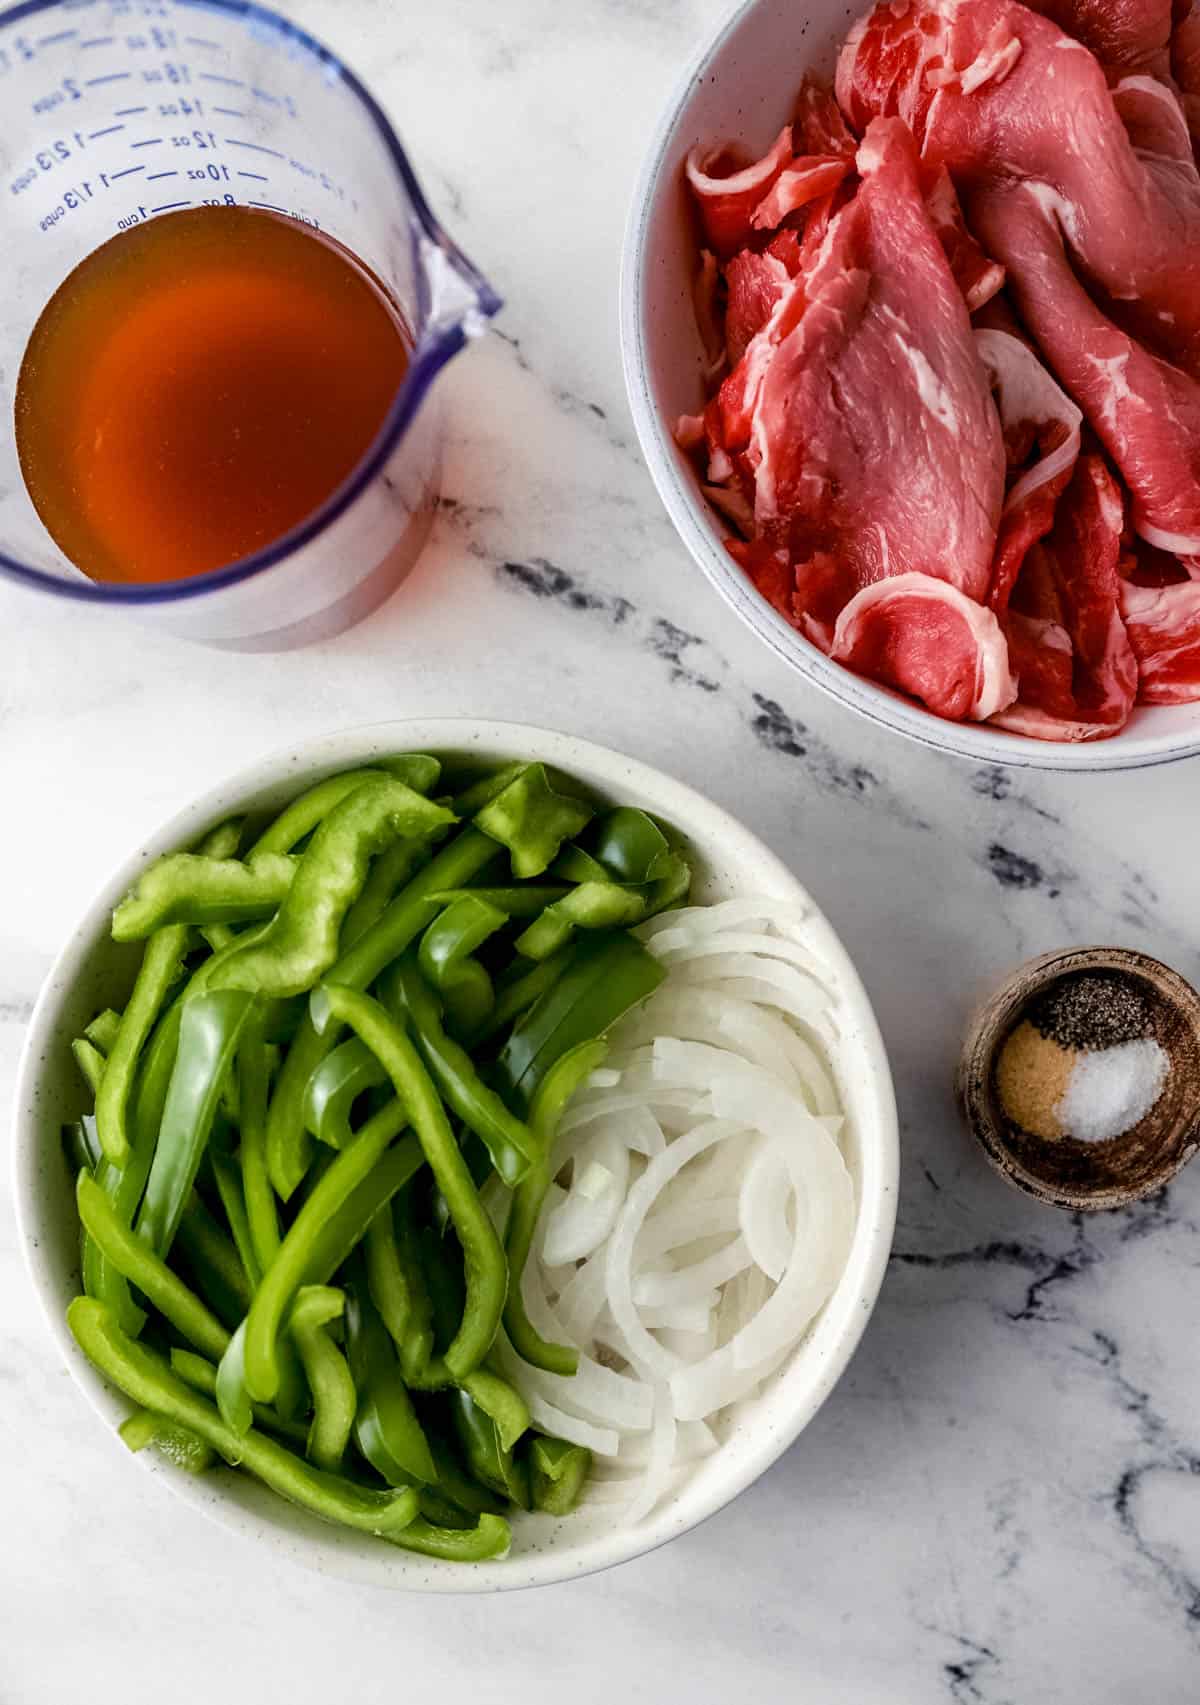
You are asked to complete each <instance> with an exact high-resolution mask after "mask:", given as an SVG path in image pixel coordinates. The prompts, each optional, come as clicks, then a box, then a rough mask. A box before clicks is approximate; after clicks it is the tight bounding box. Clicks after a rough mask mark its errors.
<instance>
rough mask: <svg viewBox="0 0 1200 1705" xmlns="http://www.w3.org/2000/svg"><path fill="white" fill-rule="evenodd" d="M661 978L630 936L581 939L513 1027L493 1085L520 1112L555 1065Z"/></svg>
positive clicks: (611, 1022)
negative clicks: (567, 959)
mask: <svg viewBox="0 0 1200 1705" xmlns="http://www.w3.org/2000/svg"><path fill="white" fill-rule="evenodd" d="M665 975H666V972H665V971H664V969H663V967H662V966H661V965H660V964H659V962H658V960H657V959H655V958H654V957H653V955H652V954H650V953H648V952H647V951H646V949H645V948H644V947H643V946H642V944H641V942H639V941H637V940H635V939H634V937H633V936H631V935H625V934H623V933H622V934H615V935H608V934H598V935H585V936H582V937H581V938H580V940H579V942H578V943H577V944H576V946H575V948H574V951H573V953H572V956H571V960H570V963H569V964H568V965H567V968H566V970H565V971H563V973H562V974H561V976H559V977H558V978H557V979H556V980H555V982H554V983H553V984H552V985H551V987H550V988H549V989H547V991H546V992H545V994H543V995H541V996H540V997H539V998H538V1000H537V1001H536V1002H535V1003H534V1005H533V1006H532V1007H531V1008H530V1009H529V1011H528V1012H527V1013H526V1014H525V1015H524V1017H523V1018H522V1019H521V1021H520V1023H519V1024H518V1025H517V1026H516V1027H515V1028H514V1030H513V1031H512V1033H511V1035H510V1036H509V1038H508V1041H507V1042H506V1043H505V1044H504V1047H503V1049H502V1050H501V1052H500V1055H499V1058H498V1060H497V1062H496V1069H495V1073H494V1082H495V1084H496V1087H497V1089H498V1090H499V1091H500V1093H501V1094H502V1095H503V1096H504V1098H505V1100H506V1101H507V1102H508V1103H509V1105H510V1106H512V1107H515V1108H517V1109H518V1110H519V1111H522V1112H524V1111H525V1110H527V1109H528V1107H529V1106H530V1104H531V1102H532V1101H533V1098H534V1095H535V1094H536V1093H537V1089H538V1086H539V1084H540V1083H541V1081H542V1079H543V1078H544V1077H545V1075H546V1073H547V1072H548V1071H549V1070H550V1067H551V1066H552V1065H553V1064H554V1063H555V1061H556V1060H559V1059H561V1058H562V1056H563V1055H564V1054H567V1053H569V1052H570V1051H571V1050H572V1049H573V1048H576V1047H578V1046H579V1044H580V1043H582V1042H591V1041H593V1040H594V1039H595V1038H596V1037H597V1036H603V1035H604V1034H605V1032H606V1031H607V1030H609V1029H610V1028H611V1027H612V1026H613V1025H614V1024H615V1023H616V1021H617V1019H618V1018H621V1017H622V1016H623V1015H624V1014H625V1013H626V1012H628V1011H629V1010H630V1008H631V1007H634V1006H636V1005H637V1004H638V1003H639V1002H640V1001H643V1000H645V999H646V997H647V996H648V995H650V994H653V992H654V990H655V989H656V988H657V987H658V986H659V984H660V983H661V982H662V980H663V977H664V976H665Z"/></svg>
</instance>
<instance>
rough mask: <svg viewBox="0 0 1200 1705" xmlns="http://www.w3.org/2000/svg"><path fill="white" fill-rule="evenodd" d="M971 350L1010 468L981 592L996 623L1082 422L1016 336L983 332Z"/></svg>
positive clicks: (1046, 515)
mask: <svg viewBox="0 0 1200 1705" xmlns="http://www.w3.org/2000/svg"><path fill="white" fill-rule="evenodd" d="M975 344H976V347H977V348H978V350H979V353H980V356H981V358H982V360H983V363H984V365H985V367H986V368H987V370H988V372H989V374H990V375H991V379H992V385H993V394H994V396H995V399H996V406H997V408H998V410H999V412H1000V424H1001V427H1002V429H1003V432H1004V449H1005V455H1006V458H1007V462H1008V470H1009V471H1008V491H1007V493H1006V494H1005V498H1004V508H1003V510H1002V511H1001V515H1000V527H999V532H998V535H997V539H996V553H995V557H994V559H993V563H992V579H991V585H990V587H989V591H988V602H989V604H990V605H991V607H992V609H993V610H995V612H996V613H997V615H998V616H999V617H1000V618H1001V620H1003V619H1004V618H1005V616H1006V613H1007V610H1008V603H1009V599H1010V597H1011V595H1012V590H1013V587H1014V586H1015V585H1016V582H1017V576H1018V574H1019V573H1020V572H1021V565H1022V564H1023V563H1024V561H1025V558H1026V556H1027V554H1028V552H1029V550H1030V548H1031V547H1032V546H1033V545H1035V544H1036V543H1037V541H1038V540H1039V539H1042V538H1044V537H1045V536H1046V534H1047V533H1048V532H1049V531H1050V529H1051V527H1052V526H1053V525H1054V513H1055V510H1056V508H1057V506H1058V500H1059V498H1060V497H1061V496H1062V494H1063V492H1064V491H1065V489H1066V487H1067V485H1068V483H1069V481H1070V479H1071V476H1072V474H1073V473H1074V471H1075V464H1076V462H1077V461H1078V459H1079V450H1080V442H1081V435H1080V427H1081V425H1082V422H1083V416H1082V415H1081V414H1080V412H1079V410H1078V409H1077V408H1076V406H1075V404H1074V403H1073V402H1072V401H1071V399H1070V397H1068V396H1067V395H1066V393H1065V392H1064V391H1062V390H1060V389H1059V387H1058V386H1057V385H1056V384H1055V383H1054V380H1053V379H1052V378H1051V377H1050V375H1049V373H1047V371H1046V369H1045V368H1044V367H1043V366H1042V363H1041V362H1040V361H1039V359H1038V357H1037V354H1036V353H1035V351H1034V350H1033V349H1031V348H1030V346H1029V344H1027V343H1026V342H1025V341H1024V340H1023V339H1022V338H1020V337H1018V336H1016V335H1014V333H1013V332H1011V331H999V330H995V329H992V328H989V327H984V328H981V329H979V330H977V331H976V333H975Z"/></svg>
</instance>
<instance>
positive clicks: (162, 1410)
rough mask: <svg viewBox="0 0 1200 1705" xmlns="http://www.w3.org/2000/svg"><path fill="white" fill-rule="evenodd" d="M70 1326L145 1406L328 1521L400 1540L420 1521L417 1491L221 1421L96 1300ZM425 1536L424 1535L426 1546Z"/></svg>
mask: <svg viewBox="0 0 1200 1705" xmlns="http://www.w3.org/2000/svg"><path fill="white" fill-rule="evenodd" d="M67 1324H68V1326H69V1327H70V1329H71V1331H72V1332H73V1333H74V1335H75V1338H76V1340H77V1342H78V1344H79V1347H80V1349H82V1351H83V1352H84V1354H85V1355H86V1356H87V1358H88V1360H89V1361H90V1362H92V1364H93V1365H94V1366H95V1367H96V1368H97V1369H98V1370H99V1371H100V1373H102V1374H103V1375H104V1377H105V1378H106V1379H108V1380H109V1381H110V1382H111V1383H112V1384H113V1385H115V1386H118V1387H119V1388H120V1389H121V1390H122V1391H123V1392H124V1393H125V1395H126V1396H127V1397H128V1398H129V1399H130V1400H131V1401H132V1402H134V1403H136V1404H138V1405H139V1406H140V1407H142V1408H145V1409H150V1410H152V1411H153V1412H154V1413H155V1414H156V1415H162V1416H163V1417H164V1419H166V1420H168V1421H173V1422H175V1423H176V1424H177V1425H179V1426H184V1427H187V1428H188V1429H189V1430H190V1431H191V1432H193V1433H195V1434H196V1435H197V1437H199V1438H201V1439H203V1440H204V1441H205V1443H206V1444H209V1445H211V1446H212V1448H213V1449H214V1450H215V1451H217V1452H218V1454H219V1455H221V1456H223V1457H224V1458H225V1460H226V1462H229V1463H231V1464H233V1465H235V1466H237V1465H240V1466H241V1467H243V1468H245V1469H247V1470H248V1472H249V1473H251V1474H253V1475H254V1476H255V1477H256V1478H257V1479H259V1480H262V1481H263V1482H265V1484H266V1485H268V1486H270V1487H271V1488H272V1490H273V1491H276V1492H278V1493H279V1494H280V1495H281V1496H282V1497H284V1498H287V1499H289V1500H290V1501H291V1502H292V1503H294V1504H299V1505H300V1506H301V1507H302V1508H303V1509H306V1510H308V1511H310V1512H311V1514H313V1515H315V1516H319V1517H321V1519H322V1520H324V1521H329V1522H334V1523H336V1524H338V1525H340V1526H343V1527H350V1528H354V1529H356V1530H357V1531H358V1532H359V1533H374V1534H378V1535H379V1536H380V1537H381V1538H384V1539H395V1538H396V1537H398V1535H399V1534H400V1533H401V1532H402V1531H403V1530H404V1528H406V1527H407V1526H408V1525H409V1524H410V1523H411V1522H412V1521H413V1519H414V1517H415V1516H416V1513H417V1509H418V1507H419V1506H418V1501H417V1496H416V1493H415V1492H413V1491H412V1490H411V1489H408V1488H406V1489H405V1490H404V1491H375V1490H372V1489H370V1488H368V1487H365V1486H358V1485H355V1483H354V1482H353V1481H350V1480H345V1479H342V1478H341V1477H340V1476H338V1475H334V1474H327V1473H326V1472H325V1471H324V1470H322V1469H319V1468H313V1467H312V1466H311V1465H310V1464H308V1463H306V1462H304V1461H303V1460H302V1459H301V1458H300V1457H297V1456H295V1455H293V1453H292V1452H291V1451H289V1450H286V1449H285V1448H284V1447H283V1446H282V1445H280V1444H277V1443H276V1442H275V1440H274V1439H269V1438H266V1437H265V1436H264V1435H262V1434H261V1433H259V1432H257V1431H255V1430H253V1429H252V1430H251V1431H250V1432H248V1433H247V1434H246V1435H245V1436H244V1437H241V1436H239V1435H238V1434H237V1433H235V1432H233V1431H232V1429H231V1428H229V1427H227V1426H226V1425H225V1423H224V1422H223V1421H222V1420H221V1417H220V1415H219V1413H218V1412H217V1410H216V1409H215V1408H214V1406H213V1405H212V1404H211V1403H210V1402H209V1401H208V1400H207V1399H206V1398H204V1397H202V1396H201V1395H200V1394H199V1393H198V1392H195V1391H192V1390H191V1389H190V1387H188V1386H187V1385H185V1384H184V1382H183V1381H182V1380H181V1379H179V1377H178V1376H177V1375H176V1374H173V1373H172V1372H171V1369H170V1367H169V1366H168V1364H167V1363H166V1362H165V1361H164V1360H163V1359H162V1357H161V1356H157V1355H155V1354H154V1353H153V1352H152V1351H150V1350H147V1349H146V1348H145V1346H144V1345H142V1344H138V1343H135V1342H134V1341H133V1340H132V1339H130V1338H127V1337H126V1335H125V1334H124V1333H123V1332H122V1331H121V1330H120V1328H119V1327H118V1326H117V1323H116V1320H115V1319H114V1317H113V1314H112V1312H111V1310H109V1309H108V1308H106V1307H105V1306H104V1304H103V1303H99V1302H96V1301H94V1300H93V1299H92V1298H91V1297H76V1298H75V1300H74V1302H73V1303H72V1304H71V1306H70V1307H69V1308H68V1310H67ZM423 1537H424V1536H423V1534H422V1532H421V1531H420V1530H418V1534H417V1540H418V1544H420V1542H421V1540H422V1538H423Z"/></svg>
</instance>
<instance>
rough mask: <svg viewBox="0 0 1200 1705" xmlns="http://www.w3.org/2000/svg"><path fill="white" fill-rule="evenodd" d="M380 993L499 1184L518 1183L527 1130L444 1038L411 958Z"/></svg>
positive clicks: (528, 1142)
mask: <svg viewBox="0 0 1200 1705" xmlns="http://www.w3.org/2000/svg"><path fill="white" fill-rule="evenodd" d="M383 990H384V999H385V1001H386V1002H387V1004H388V1005H389V1006H393V1005H394V1006H395V1007H396V1008H398V1009H399V1010H400V1011H402V1012H403V1014H404V1016H405V1018H406V1019H407V1020H408V1024H409V1027H410V1030H411V1033H412V1039H413V1041H414V1042H415V1043H416V1045H417V1051H418V1052H419V1054H420V1056H421V1058H422V1060H423V1061H424V1062H425V1065H426V1067H427V1068H428V1070H429V1073H430V1075H431V1077H432V1078H433V1081H434V1083H435V1084H436V1085H437V1088H438V1093H439V1094H440V1095H441V1096H442V1098H443V1100H444V1101H445V1102H446V1105H447V1106H448V1107H449V1108H450V1110H451V1111H452V1112H453V1113H454V1114H456V1115H457V1117H458V1118H460V1119H461V1120H462V1122H463V1124H464V1125H466V1127H467V1129H468V1130H470V1131H474V1133H475V1135H476V1136H477V1137H478V1138H479V1140H480V1141H481V1142H482V1143H483V1144H484V1145H485V1146H486V1148H487V1151H488V1154H489V1155H490V1156H491V1159H492V1165H493V1166H494V1167H495V1168H496V1171H497V1172H498V1173H499V1174H500V1177H501V1178H502V1179H503V1180H504V1182H505V1183H506V1184H508V1185H510V1186H511V1185H515V1184H518V1183H519V1182H520V1181H521V1179H522V1178H523V1177H524V1176H525V1174H526V1172H528V1170H529V1168H530V1166H531V1165H532V1164H533V1159H534V1156H535V1154H536V1153H537V1150H536V1147H535V1145H534V1141H533V1137H532V1135H531V1133H530V1130H529V1127H528V1126H527V1125H526V1124H525V1122H524V1120H522V1119H518V1118H517V1116H516V1115H515V1114H514V1113H512V1112H510V1111H509V1109H508V1108H507V1107H506V1106H505V1104H504V1102H503V1101H502V1100H501V1099H500V1097H499V1096H498V1095H497V1094H496V1092H495V1090H494V1089H491V1088H490V1087H489V1086H488V1085H487V1084H486V1083H485V1082H484V1081H483V1079H482V1078H481V1077H480V1075H479V1073H478V1071H477V1070H476V1068H475V1064H474V1061H473V1060H472V1059H471V1056H470V1054H468V1053H467V1051H466V1049H465V1048H464V1047H462V1046H461V1045H460V1044H459V1043H458V1042H456V1041H454V1039H453V1037H451V1036H448V1035H447V1034H446V1031H445V1030H444V1029H443V1028H442V1021H441V1016H440V1014H439V1012H438V1005H437V998H436V996H435V995H434V994H433V993H432V991H431V990H430V988H429V986H428V984H427V983H426V982H425V980H424V978H423V977H422V976H421V974H420V972H419V971H418V970H417V967H416V964H415V962H414V961H413V960H412V959H411V958H410V957H407V956H406V957H405V958H403V959H399V960H397V962H396V964H395V965H394V966H393V967H392V969H391V971H389V973H388V975H387V977H386V979H385V981H384V985H383Z"/></svg>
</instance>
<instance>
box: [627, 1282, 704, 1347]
mask: <svg viewBox="0 0 1200 1705" xmlns="http://www.w3.org/2000/svg"><path fill="white" fill-rule="evenodd" d="M634 1294H635V1296H636V1294H637V1287H636V1286H635V1287H634ZM720 1301H721V1293H720V1291H709V1292H708V1293H707V1295H705V1296H701V1297H699V1298H697V1300H696V1301H695V1302H676V1303H664V1304H662V1305H661V1306H656V1305H655V1304H654V1303H639V1305H638V1313H639V1314H640V1315H641V1317H642V1325H643V1326H648V1327H651V1328H653V1327H656V1326H666V1327H669V1328H671V1329H672V1330H673V1331H676V1332H695V1333H700V1334H701V1335H703V1334H705V1333H707V1332H708V1329H709V1327H710V1326H711V1325H712V1324H713V1319H712V1316H713V1311H714V1309H716V1307H717V1305H718V1304H719V1303H720Z"/></svg>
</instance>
